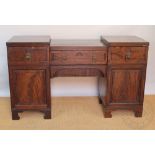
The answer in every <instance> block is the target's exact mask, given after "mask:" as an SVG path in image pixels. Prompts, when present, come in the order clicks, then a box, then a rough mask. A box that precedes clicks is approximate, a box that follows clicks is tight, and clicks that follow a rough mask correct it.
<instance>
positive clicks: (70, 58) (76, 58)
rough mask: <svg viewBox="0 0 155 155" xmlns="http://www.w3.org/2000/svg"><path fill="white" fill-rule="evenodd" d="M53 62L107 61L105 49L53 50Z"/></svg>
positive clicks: (90, 62) (51, 57) (54, 63)
mask: <svg viewBox="0 0 155 155" xmlns="http://www.w3.org/2000/svg"><path fill="white" fill-rule="evenodd" d="M50 60H51V64H53V65H60V64H61V65H63V64H65V65H66V64H105V63H106V62H107V56H106V52H104V51H52V52H51V54H50Z"/></svg>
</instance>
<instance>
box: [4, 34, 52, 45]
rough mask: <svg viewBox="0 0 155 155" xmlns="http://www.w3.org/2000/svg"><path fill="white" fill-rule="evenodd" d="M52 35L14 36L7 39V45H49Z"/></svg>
mask: <svg viewBox="0 0 155 155" xmlns="http://www.w3.org/2000/svg"><path fill="white" fill-rule="evenodd" d="M50 41H51V38H50V36H13V37H12V38H11V39H10V40H9V41H7V43H6V44H7V46H16V45H18V46H32V45H35V46H37V45H40V44H41V45H42V44H44V45H49V44H50Z"/></svg>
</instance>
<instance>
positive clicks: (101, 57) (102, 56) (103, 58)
mask: <svg viewBox="0 0 155 155" xmlns="http://www.w3.org/2000/svg"><path fill="white" fill-rule="evenodd" d="M106 63H107V51H93V62H92V64H98V65H99V64H106Z"/></svg>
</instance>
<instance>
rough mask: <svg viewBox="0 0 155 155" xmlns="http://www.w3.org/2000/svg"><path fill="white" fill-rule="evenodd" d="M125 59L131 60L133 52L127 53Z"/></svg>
mask: <svg viewBox="0 0 155 155" xmlns="http://www.w3.org/2000/svg"><path fill="white" fill-rule="evenodd" d="M125 59H126V60H128V59H131V51H128V52H126V55H125Z"/></svg>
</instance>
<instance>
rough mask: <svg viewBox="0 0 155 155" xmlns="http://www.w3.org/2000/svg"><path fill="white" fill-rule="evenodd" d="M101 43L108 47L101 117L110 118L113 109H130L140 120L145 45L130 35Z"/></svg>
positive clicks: (108, 39) (103, 39)
mask: <svg viewBox="0 0 155 155" xmlns="http://www.w3.org/2000/svg"><path fill="white" fill-rule="evenodd" d="M101 40H102V42H103V43H104V44H105V45H106V46H107V48H108V49H107V50H108V64H107V95H106V97H105V100H104V103H103V105H104V111H105V113H104V115H105V117H112V115H111V112H112V111H113V110H117V109H127V110H132V111H134V113H135V116H136V117H141V116H142V112H143V100H144V87H145V78H146V67H147V55H148V45H149V43H148V42H145V41H143V40H142V39H140V38H138V37H134V36H128V37H122V36H112V37H110V36H107V37H101Z"/></svg>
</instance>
